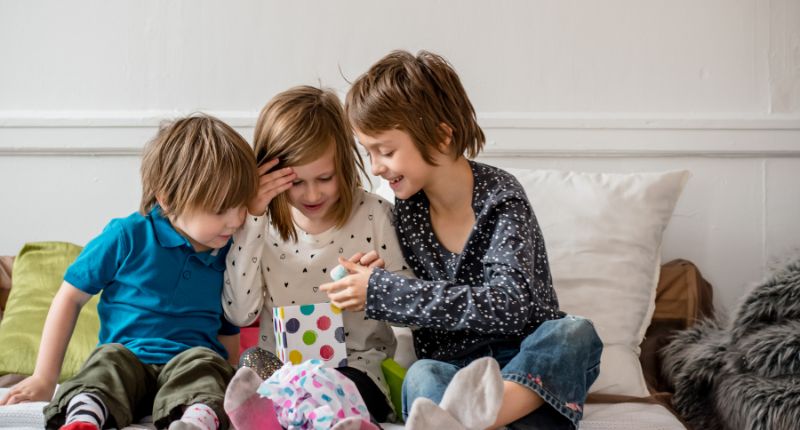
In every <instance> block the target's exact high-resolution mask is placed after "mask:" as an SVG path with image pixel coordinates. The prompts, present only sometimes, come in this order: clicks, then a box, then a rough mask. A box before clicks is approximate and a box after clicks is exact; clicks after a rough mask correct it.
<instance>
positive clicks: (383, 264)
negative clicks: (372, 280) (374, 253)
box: [367, 258, 386, 269]
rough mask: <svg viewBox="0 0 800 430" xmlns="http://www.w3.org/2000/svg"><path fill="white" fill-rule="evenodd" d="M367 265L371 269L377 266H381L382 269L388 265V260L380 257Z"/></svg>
mask: <svg viewBox="0 0 800 430" xmlns="http://www.w3.org/2000/svg"><path fill="white" fill-rule="evenodd" d="M367 267H369V268H370V269H374V268H376V267H380V268H381V269H382V268H384V267H386V262H385V261H383V258H379V259H377V260H375V261H373V262H371V263H369V265H367Z"/></svg>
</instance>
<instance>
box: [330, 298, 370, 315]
mask: <svg viewBox="0 0 800 430" xmlns="http://www.w3.org/2000/svg"><path fill="white" fill-rule="evenodd" d="M336 306H337V307H339V309H342V310H345V311H350V312H360V311H363V310H364V305H363V304H362V303H361V302H360V301H358V300H356V299H350V300H343V301H342V302H340V303H339V304H337V305H336Z"/></svg>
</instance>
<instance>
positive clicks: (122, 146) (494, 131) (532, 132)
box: [0, 110, 800, 158]
mask: <svg viewBox="0 0 800 430" xmlns="http://www.w3.org/2000/svg"><path fill="white" fill-rule="evenodd" d="M207 112H208V113H210V114H212V115H214V116H217V117H219V118H221V119H222V120H224V121H226V122H227V123H229V124H231V125H232V126H234V127H236V128H237V129H238V130H239V131H240V132H241V133H242V134H243V135H244V136H246V137H248V138H249V136H250V135H251V134H252V127H253V126H254V124H255V121H256V118H257V115H258V113H257V112H251V111H207ZM187 113H190V112H181V111H166V110H142V111H0V156H77V157H91V156H111V157H120V156H138V155H139V154H140V153H141V149H142V146H143V144H144V142H145V141H146V140H147V139H148V138H149V137H151V136H152V134H153V133H154V132H155V129H156V127H158V125H159V124H160V123H161V121H162V120H163V119H165V118H175V117H179V116H183V115H185V114H187ZM478 118H479V122H480V123H481V126H482V127H483V128H484V131H485V132H486V135H487V146H486V148H485V151H484V153H483V154H484V156H485V157H493V158H494V157H500V158H506V157H527V158H541V157H544V158H562V157H608V158H620V157H637V158H638V157H712V158H720V157H738V158H763V157H780V158H785V157H791V158H797V157H800V114H740V113H730V114H727V113H716V114H702V115H700V114H698V115H688V114H682V115H677V114H655V113H654V114H637V113H604V114H595V113H553V114H549V113H530V112H492V113H489V112H486V113H480V114H479V115H478Z"/></svg>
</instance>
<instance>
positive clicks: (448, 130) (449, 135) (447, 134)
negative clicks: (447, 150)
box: [439, 122, 453, 146]
mask: <svg viewBox="0 0 800 430" xmlns="http://www.w3.org/2000/svg"><path fill="white" fill-rule="evenodd" d="M439 128H440V129H441V130H442V135H444V139H442V142H441V145H444V146H450V143H451V142H452V141H453V128H452V127H450V126H449V125H447V124H446V123H444V122H440V123H439Z"/></svg>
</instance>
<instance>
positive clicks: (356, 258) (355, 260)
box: [347, 252, 364, 263]
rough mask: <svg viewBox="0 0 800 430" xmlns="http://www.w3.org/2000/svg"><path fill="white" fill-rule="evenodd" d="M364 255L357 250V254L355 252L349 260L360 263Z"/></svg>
mask: <svg viewBox="0 0 800 430" xmlns="http://www.w3.org/2000/svg"><path fill="white" fill-rule="evenodd" d="M362 257H364V253H363V252H356V253H355V254H353V256H352V257H350V258H348V259H347V261H349V262H351V263H358V262H359V261H361V258H362Z"/></svg>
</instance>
